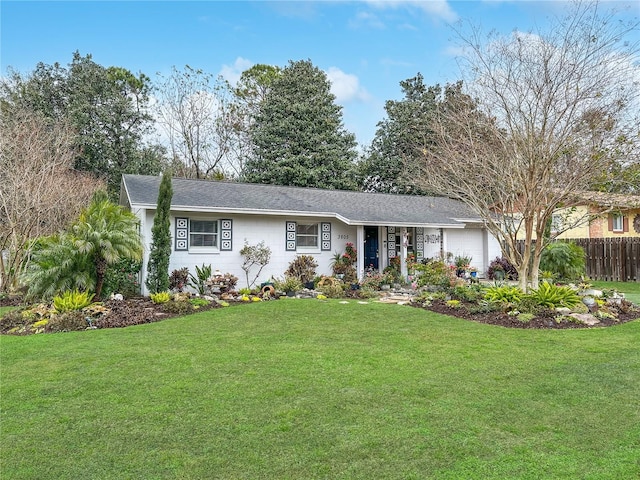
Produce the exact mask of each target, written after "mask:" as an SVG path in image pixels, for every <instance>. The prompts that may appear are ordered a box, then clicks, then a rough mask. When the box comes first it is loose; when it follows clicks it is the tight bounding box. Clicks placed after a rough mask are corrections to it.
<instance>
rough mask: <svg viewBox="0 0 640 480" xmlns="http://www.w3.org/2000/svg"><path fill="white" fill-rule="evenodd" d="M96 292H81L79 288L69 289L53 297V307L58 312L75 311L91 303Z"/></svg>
mask: <svg viewBox="0 0 640 480" xmlns="http://www.w3.org/2000/svg"><path fill="white" fill-rule="evenodd" d="M93 297H94V294H93V293H89V292H86V291H85V292H80V291H78V290H67V291H66V292H64V293H63V294H62V295H56V296H55V297H53V307H54V309H55V311H56V313H65V312H73V311H76V310H82V309H83V308H85V307H88V306H89V305H91V302H92V301H93Z"/></svg>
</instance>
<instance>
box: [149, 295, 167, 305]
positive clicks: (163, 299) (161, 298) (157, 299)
mask: <svg viewBox="0 0 640 480" xmlns="http://www.w3.org/2000/svg"><path fill="white" fill-rule="evenodd" d="M149 298H151V301H152V302H153V303H156V304H158V303H167V302H169V300H171V294H170V293H169V292H158V293H152V294H151V295H149Z"/></svg>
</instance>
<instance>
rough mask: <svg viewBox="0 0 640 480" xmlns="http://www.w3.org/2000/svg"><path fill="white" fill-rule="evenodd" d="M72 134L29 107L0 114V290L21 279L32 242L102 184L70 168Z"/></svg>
mask: <svg viewBox="0 0 640 480" xmlns="http://www.w3.org/2000/svg"><path fill="white" fill-rule="evenodd" d="M73 144H74V134H73V132H72V131H71V129H70V128H69V127H68V126H66V125H64V124H62V123H59V122H56V121H51V120H45V119H44V117H42V116H40V115H38V114H36V113H33V112H28V111H20V110H18V111H15V110H12V111H11V113H9V112H8V111H6V110H5V111H3V113H2V117H1V120H0V152H1V154H0V227H1V228H0V291H9V290H11V289H14V288H16V287H17V286H18V284H19V278H20V275H21V273H22V272H23V271H24V269H25V268H26V264H27V261H28V258H29V251H30V248H31V245H32V244H33V242H34V241H35V240H36V239H37V238H38V237H39V236H42V235H51V234H53V233H56V232H58V231H60V230H61V229H63V228H65V227H67V226H68V225H69V224H70V223H71V222H72V221H73V220H74V219H75V218H76V217H77V215H78V213H79V212H80V210H81V209H82V207H84V206H85V205H86V204H87V203H88V201H89V199H90V198H91V196H92V195H93V193H94V192H95V191H96V190H97V189H98V188H99V187H100V186H102V184H101V183H100V182H99V181H98V180H96V179H95V178H93V177H92V176H90V175H89V174H85V173H80V172H77V171H75V170H73V163H74V159H75V152H74V149H73Z"/></svg>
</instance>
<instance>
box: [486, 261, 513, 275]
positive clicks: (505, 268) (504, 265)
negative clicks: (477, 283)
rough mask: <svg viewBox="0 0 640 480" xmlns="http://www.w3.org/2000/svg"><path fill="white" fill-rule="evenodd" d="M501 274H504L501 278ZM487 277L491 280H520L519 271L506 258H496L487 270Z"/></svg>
mask: <svg viewBox="0 0 640 480" xmlns="http://www.w3.org/2000/svg"><path fill="white" fill-rule="evenodd" d="M500 272H502V273H501V274H502V277H503V278H499V277H500ZM487 277H488V278H489V279H490V280H518V271H517V270H516V267H514V266H513V265H512V264H511V262H510V261H509V259H508V258H506V257H496V258H495V259H494V260H493V261H492V262H491V263H490V264H489V268H488V269H487Z"/></svg>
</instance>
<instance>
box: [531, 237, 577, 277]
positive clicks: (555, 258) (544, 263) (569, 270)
mask: <svg viewBox="0 0 640 480" xmlns="http://www.w3.org/2000/svg"><path fill="white" fill-rule="evenodd" d="M585 268H586V267H585V252H584V250H583V249H582V247H579V246H578V245H576V244H575V243H571V242H554V243H550V244H549V245H547V246H546V247H545V249H544V250H543V251H542V255H541V256H540V270H542V271H548V272H551V273H553V274H554V275H556V276H557V277H558V278H559V279H560V280H564V281H572V280H578V279H579V278H581V277H582V276H583V275H584V274H585Z"/></svg>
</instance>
